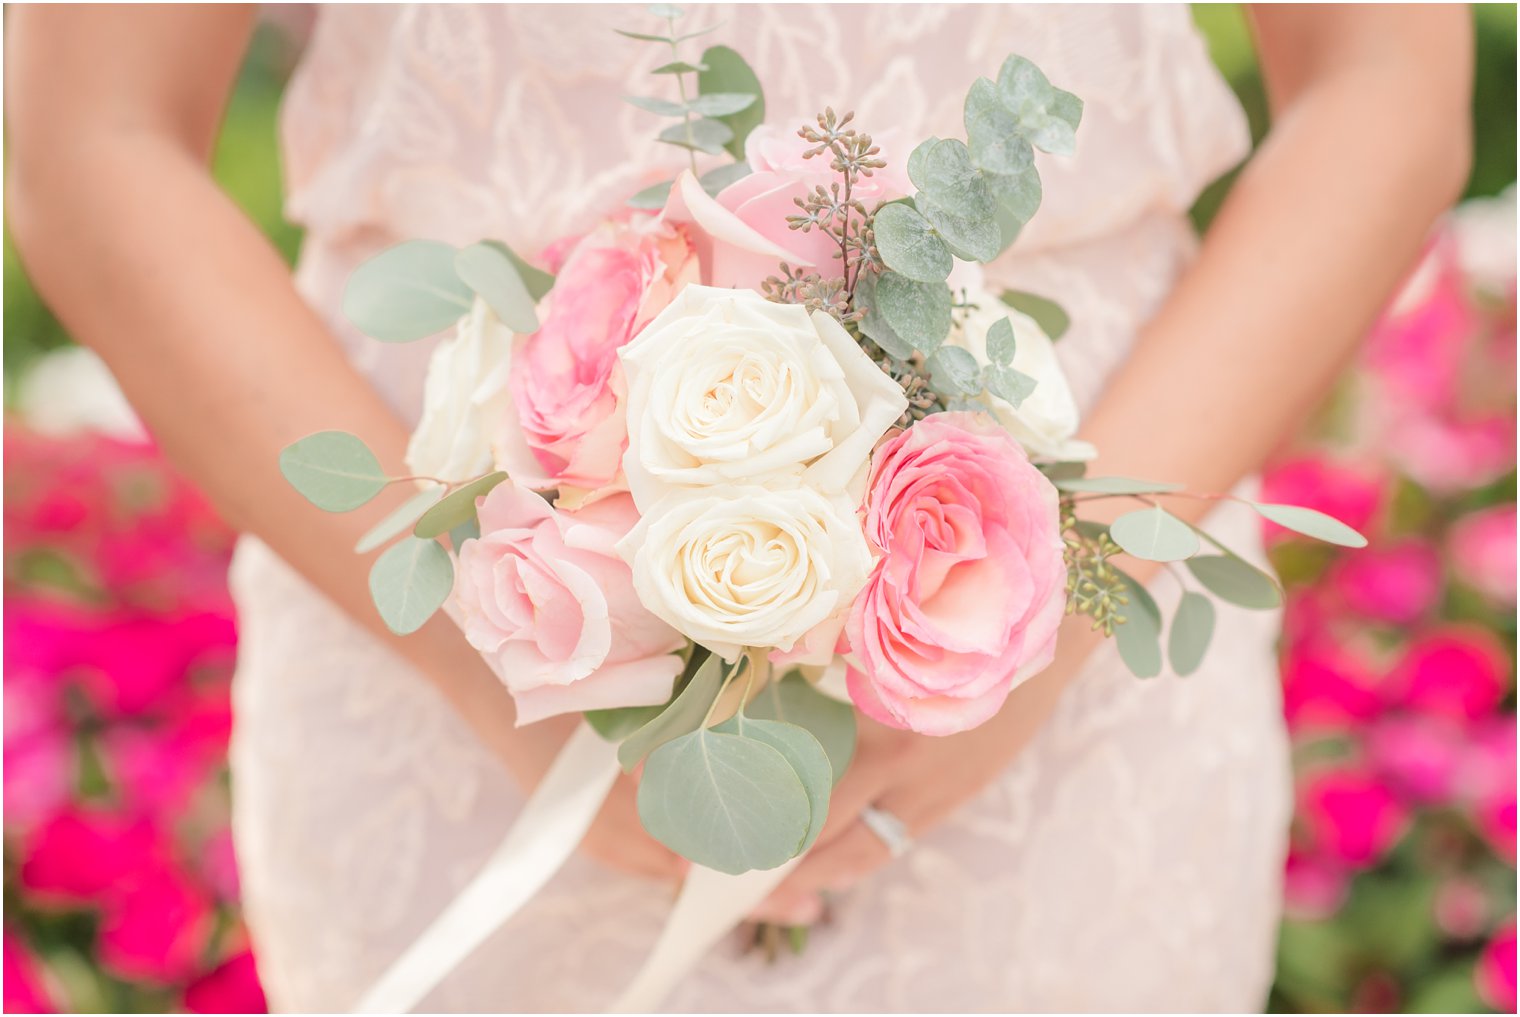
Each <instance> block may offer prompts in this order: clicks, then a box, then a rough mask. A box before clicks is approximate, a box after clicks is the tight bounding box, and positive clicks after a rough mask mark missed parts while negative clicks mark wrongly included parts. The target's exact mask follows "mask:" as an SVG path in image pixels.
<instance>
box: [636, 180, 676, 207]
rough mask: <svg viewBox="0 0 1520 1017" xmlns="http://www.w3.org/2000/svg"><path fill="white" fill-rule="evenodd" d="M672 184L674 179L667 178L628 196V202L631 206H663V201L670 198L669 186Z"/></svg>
mask: <svg viewBox="0 0 1520 1017" xmlns="http://www.w3.org/2000/svg"><path fill="white" fill-rule="evenodd" d="M674 184H675V181H674V180H667V181H665V182H664V183H662V184H655V185H653V186H652V187H646V188H644V189H643V190H642V191H639V192H638V193H637V194H635V195H634V196H633V197H631V198H629V199H628V204H629V205H630V206H632V207H633V208H650V209H652V208H664V207H665V202H666V201H668V200H669V199H670V188H671V186H672V185H674Z"/></svg>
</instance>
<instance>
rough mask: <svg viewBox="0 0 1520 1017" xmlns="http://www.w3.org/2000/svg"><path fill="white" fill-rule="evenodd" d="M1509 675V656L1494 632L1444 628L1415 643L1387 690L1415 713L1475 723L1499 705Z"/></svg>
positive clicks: (1467, 628) (1403, 705)
mask: <svg viewBox="0 0 1520 1017" xmlns="http://www.w3.org/2000/svg"><path fill="white" fill-rule="evenodd" d="M1509 671H1510V661H1509V653H1508V652H1507V651H1506V649H1505V647H1504V644H1503V643H1502V642H1501V641H1500V640H1499V638H1498V637H1497V636H1495V635H1494V634H1493V633H1492V632H1490V631H1488V630H1487V629H1483V628H1480V627H1478V626H1476V625H1444V626H1442V627H1440V628H1438V629H1432V630H1431V631H1430V632H1428V633H1426V634H1424V635H1422V636H1420V637H1419V638H1418V639H1416V640H1414V641H1413V642H1412V643H1410V644H1409V646H1408V648H1407V649H1406V650H1405V651H1404V656H1403V659H1401V660H1400V661H1399V663H1398V664H1397V665H1396V666H1395V667H1394V669H1393V672H1392V673H1391V674H1390V675H1389V676H1388V681H1387V684H1386V689H1387V691H1388V695H1389V697H1390V699H1391V701H1392V702H1393V703H1395V704H1396V705H1398V706H1401V707H1403V708H1404V709H1406V710H1409V711H1411V712H1414V713H1424V714H1429V715H1431V716H1444V717H1451V718H1453V719H1456V720H1471V719H1476V718H1478V717H1483V716H1485V715H1487V714H1489V713H1490V712H1492V711H1493V710H1494V709H1495V708H1496V707H1497V706H1498V705H1499V701H1500V700H1501V699H1503V698H1504V693H1505V692H1506V691H1507V689H1508V687H1509Z"/></svg>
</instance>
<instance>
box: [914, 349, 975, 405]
mask: <svg viewBox="0 0 1520 1017" xmlns="http://www.w3.org/2000/svg"><path fill="white" fill-rule="evenodd" d="M924 366H925V367H926V368H928V369H929V376H930V380H932V381H933V382H934V390H935V391H936V392H941V393H943V394H945V395H967V396H974V395H980V394H981V391H982V378H981V370H980V368H979V366H978V365H977V362H976V358H975V357H973V356H972V355H971V354H970V352H968V351H967V350H963V349H961V348H960V347H959V346H941V347H940V348H939V349H937V350H935V351H934V352H933V353H931V354H930V355H929V359H928V360H926V361H925V362H924Z"/></svg>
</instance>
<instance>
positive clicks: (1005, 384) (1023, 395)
mask: <svg viewBox="0 0 1520 1017" xmlns="http://www.w3.org/2000/svg"><path fill="white" fill-rule="evenodd" d="M1038 386H1039V382H1038V381H1036V380H1035V379H1034V378H1033V377H1031V376H1030V375H1027V374H1025V373H1024V372H1023V371H1020V370H1017V369H1015V368H1012V367H1004V366H1002V365H1001V364H988V365H987V366H986V367H984V368H982V387H983V388H985V389H986V390H987V391H989V392H991V393H992V394H993V395H995V396H997V397H998V398H999V399H1001V400H1003V401H1004V402H1005V403H1007V404H1008V405H1010V406H1012V407H1013V408H1014V409H1018V408H1019V407H1020V406H1022V405H1024V400H1025V399H1028V398H1029V397H1030V396H1032V395H1034V390H1035V389H1036V388H1037V387H1038Z"/></svg>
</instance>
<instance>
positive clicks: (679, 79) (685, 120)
mask: <svg viewBox="0 0 1520 1017" xmlns="http://www.w3.org/2000/svg"><path fill="white" fill-rule="evenodd" d="M666 20H667V21H668V22H669V23H670V59H672V60H676V61H679V60H680V59H681V51H680V49H679V47H678V45H677V38H676V19H675V18H667V19H666ZM687 73H688V72H686V71H683V72H681V73H680V74H677V75H676V88H677V90H679V91H680V93H681V105H682V106H685V105H686V102H687V100H686V75H687ZM681 123H682V124H683V125H684V126H685V128H686V155H687V157H688V158H689V159H690V160H691V175H692V176H696V175H697V150H696V148H695V147H694V146H695V144H696V139H695V138H694V137H693V136H692V133H691V110H690V109H688V110H686V111H685V113H683V114H682V120H681Z"/></svg>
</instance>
